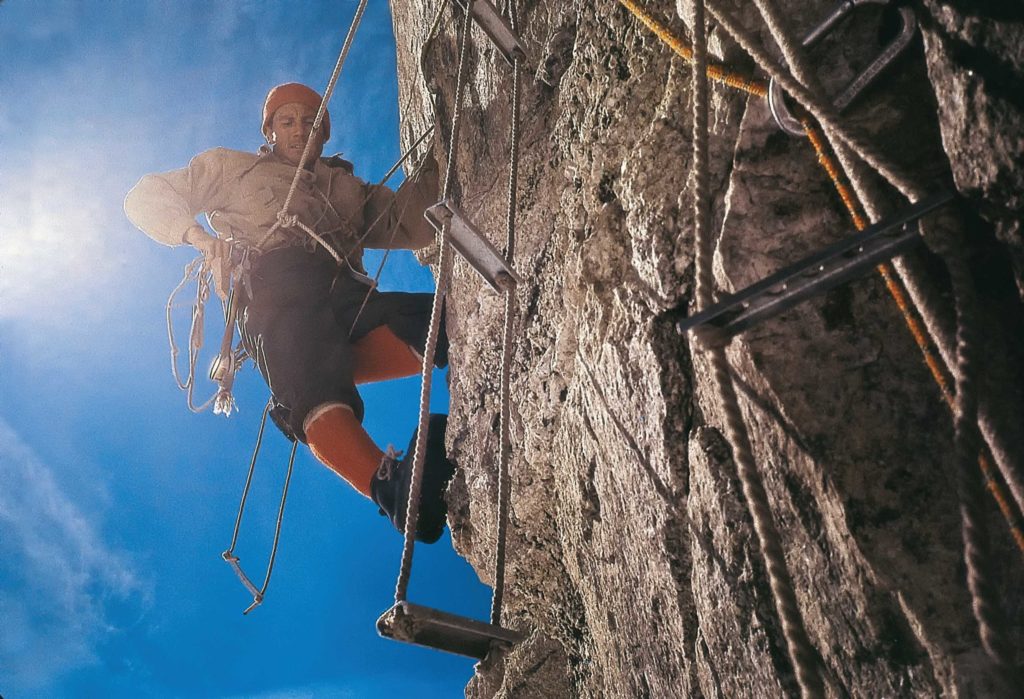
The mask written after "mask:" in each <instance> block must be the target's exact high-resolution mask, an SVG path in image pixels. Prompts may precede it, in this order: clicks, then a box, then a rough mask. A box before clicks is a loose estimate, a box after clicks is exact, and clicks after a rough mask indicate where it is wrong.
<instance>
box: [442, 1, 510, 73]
mask: <svg viewBox="0 0 1024 699" xmlns="http://www.w3.org/2000/svg"><path fill="white" fill-rule="evenodd" d="M456 1H457V2H458V3H459V5H460V6H461V7H462V9H463V11H465V10H466V3H467V2H470V3H472V5H473V7H472V10H470V12H472V14H473V19H474V20H476V23H477V24H478V25H479V26H480V28H481V29H483V30H484V34H486V35H487V37H488V38H489V39H490V40H491V42H492V43H493V44H494V45H495V47H496V48H497V49H498V51H500V52H501V55H502V56H504V57H505V60H506V61H508V63H509V65H514V64H515V60H516V59H517V58H518V59H519V60H520V61H523V62H525V61H526V49H525V48H524V47H523V42H522V41H521V40H520V39H519V37H518V36H516V33H515V32H514V31H513V30H512V25H511V24H509V22H508V20H507V19H505V18H504V17H502V16H501V13H500V12H498V8H496V7H495V6H494V5H493V4H492V3H491V2H490V0H456Z"/></svg>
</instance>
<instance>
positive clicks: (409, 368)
mask: <svg viewBox="0 0 1024 699" xmlns="http://www.w3.org/2000/svg"><path fill="white" fill-rule="evenodd" d="M353 350H354V357H353V373H354V375H355V382H356V383H357V384H363V383H373V382H374V381H386V380H388V379H398V378H401V377H403V376H415V375H417V374H419V373H420V371H421V370H422V367H423V362H422V360H420V358H419V357H417V356H416V353H415V352H413V351H412V348H410V347H409V345H407V344H405V343H404V342H402V341H401V340H399V339H398V336H397V335H395V333H393V332H391V328H389V327H387V326H386V325H381V326H380V327H377V328H374V329H373V330H371V331H370V332H369V333H367V335H366V336H365V337H363V338H360V340H359V341H358V342H356V343H355V344H354V345H353Z"/></svg>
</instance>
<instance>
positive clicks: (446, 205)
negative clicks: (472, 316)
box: [377, 0, 524, 660]
mask: <svg viewBox="0 0 1024 699" xmlns="http://www.w3.org/2000/svg"><path fill="white" fill-rule="evenodd" d="M483 4H485V2H484V0H476V1H475V2H473V6H472V7H471V8H469V9H470V11H466V9H467V8H465V6H463V9H464V13H463V22H462V27H461V36H460V42H459V44H460V46H459V64H458V70H457V81H456V88H455V103H454V104H455V107H454V113H453V115H452V130H451V141H450V145H449V149H448V151H449V153H448V165H447V168H446V172H445V179H444V187H443V189H442V195H441V196H442V199H441V201H440V202H439V203H438V204H436V205H435V206H434V207H431V209H430V211H431V213H429V214H427V218H428V220H430V221H431V223H432V224H433V225H434V226H435V227H436V228H438V234H439V236H440V240H441V244H440V247H441V250H440V262H439V270H438V281H437V290H436V292H435V295H434V306H433V309H432V312H431V324H430V330H429V333H428V336H427V342H426V347H425V350H424V356H423V375H422V389H421V394H420V417H419V429H418V430H417V438H416V444H415V447H414V449H415V451H414V457H413V468H412V474H411V484H410V487H409V501H408V504H407V507H406V522H405V533H404V534H405V537H404V538H405V540H404V544H403V548H402V561H401V566H400V569H399V575H398V582H397V585H396V589H395V604H394V605H393V606H392V607H391V608H390V609H388V610H387V611H386V612H384V614H382V615H381V616H380V618H379V619H378V620H377V631H378V632H379V633H380V635H381V636H384V637H386V638H391V639H394V640H397V641H403V642H406V643H412V644H415V645H421V646H425V647H428V648H433V649H436V650H443V651H447V652H450V653H456V654H460V655H466V656H469V657H473V658H477V659H479V660H483V659H484V658H485V657H487V655H488V654H489V653H490V652H491V651H492V650H494V649H495V648H502V649H507V648H510V647H511V646H513V645H515V644H516V643H519V642H520V641H522V640H523V638H524V636H523V635H522V634H520V633H519V632H516V631H513V630H510V629H506V628H503V627H502V626H501V605H502V594H503V586H504V555H505V536H506V528H507V518H508V501H507V498H508V483H507V478H508V477H507V471H508V457H509V446H508V442H509V440H508V416H509V415H508V411H509V408H508V402H509V401H508V383H509V381H508V376H509V371H510V353H511V327H512V310H513V308H514V293H515V286H516V280H517V279H518V277H517V276H516V275H515V273H514V270H513V269H512V266H511V264H509V263H508V261H507V260H506V259H505V258H503V257H502V256H501V255H500V254H498V253H497V251H496V250H495V249H494V247H493V245H491V244H490V243H489V242H488V241H487V240H486V238H485V237H484V236H483V235H482V234H481V233H480V231H479V229H477V228H476V227H475V226H473V225H472V224H470V223H469V222H468V221H467V219H466V218H465V217H464V216H463V215H462V214H461V212H460V211H459V210H458V208H457V207H456V205H455V204H454V203H452V201H451V199H450V195H451V190H452V178H453V174H454V171H455V161H456V157H457V155H458V144H459V126H460V123H461V103H462V96H463V93H464V89H465V82H466V76H465V73H466V55H467V52H468V45H469V33H470V26H471V21H472V20H473V19H477V22H478V23H480V22H481V20H480V19H479V15H480V13H481V12H492V11H493V6H491V7H490V8H484V10H477V11H473V10H476V6H478V5H483ZM486 4H487V5H490V3H486ZM494 14H496V13H494ZM509 16H510V22H509V24H508V27H509V31H511V32H512V33H513V35H514V34H515V33H516V32H515V9H514V3H513V2H510V3H509ZM487 33H488V36H491V33H490V32H487ZM491 39H492V41H495V43H497V39H495V38H494V37H493V36H491ZM520 60H522V59H521V55H517V54H513V55H512V60H510V63H511V64H512V68H513V95H512V113H513V114H512V129H511V134H510V136H511V138H510V141H511V148H510V150H511V154H510V164H509V167H510V175H509V207H508V215H507V242H506V255H507V256H508V257H509V258H511V256H512V254H513V250H514V237H515V202H516V195H515V189H516V186H517V174H516V170H517V168H518V126H517V123H516V122H517V121H518V118H517V117H518V111H519V81H518V71H519V63H520ZM455 229H459V230H458V231H457V232H456V231H455ZM456 237H458V239H459V242H458V243H455V239H456ZM453 247H454V248H455V249H456V250H458V251H459V252H460V254H463V256H464V257H466V259H467V261H469V262H470V264H471V265H473V266H474V268H475V269H477V271H478V272H479V273H480V274H481V275H482V276H483V277H484V278H485V280H487V281H488V283H489V284H491V286H492V287H494V288H495V289H496V290H501V291H503V292H504V294H505V301H506V303H505V311H506V314H505V328H504V332H503V345H504V347H503V355H502V379H501V385H502V388H501V390H502V410H501V425H502V427H501V432H502V445H501V451H500V453H499V474H498V493H497V499H498V503H497V504H498V511H499V516H498V532H497V540H498V541H497V547H496V571H495V587H494V596H493V598H492V601H491V620H490V623H489V624H488V623H483V622H480V621H476V620H474V619H469V618H467V617H463V616H459V615H454V614H450V613H448V612H443V611H440V610H437V609H431V608H429V607H424V606H421V605H417V604H412V603H411V602H409V601H408V599H407V595H408V586H409V579H410V576H411V573H412V557H413V550H414V545H415V544H414V540H415V537H414V533H415V531H416V525H417V520H418V518H419V498H420V491H421V486H422V479H423V462H424V459H425V451H426V450H425V446H426V433H427V421H428V418H429V404H430V389H431V375H432V371H431V369H432V367H433V362H434V353H435V349H436V345H437V338H438V332H439V324H440V309H441V307H442V304H443V303H444V297H445V294H446V291H447V286H448V278H449V275H450V272H451V249H452V248H453Z"/></svg>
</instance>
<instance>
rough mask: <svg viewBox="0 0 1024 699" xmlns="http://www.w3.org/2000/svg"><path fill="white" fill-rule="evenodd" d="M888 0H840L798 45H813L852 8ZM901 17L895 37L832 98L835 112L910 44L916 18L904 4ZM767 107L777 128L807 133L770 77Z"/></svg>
mask: <svg viewBox="0 0 1024 699" xmlns="http://www.w3.org/2000/svg"><path fill="white" fill-rule="evenodd" d="M889 4H890V0H843V1H842V2H840V3H839V4H838V5H837V6H836V7H834V8H833V9H832V11H831V12H829V14H828V16H827V17H826V18H825V19H824V20H822V22H821V23H820V24H818V26H816V27H815V28H814V29H812V30H811V31H810V32H809V33H808V34H807V36H805V37H804V40H803V42H801V45H802V46H803V48H805V49H809V48H811V47H813V46H814V45H815V44H817V43H818V42H820V41H821V40H822V39H824V38H825V37H826V36H828V35H829V33H831V32H832V30H833V29H835V27H836V26H837V25H838V24H839V22H840V20H842V19H843V18H844V17H846V16H847V15H849V14H850V13H851V12H852V11H853V10H855V9H856V8H858V7H862V6H864V5H882V6H887V5H889ZM897 12H898V16H899V18H900V30H899V33H898V34H897V35H896V37H895V38H894V39H893V40H892V41H890V42H889V43H888V44H886V46H885V47H884V48H883V49H882V51H881V52H880V53H879V54H878V55H877V56H875V58H874V59H873V60H872V61H871V63H870V64H869V65H868V67H867V68H865V69H864V70H862V71H861V72H860V73H859V74H858V75H857V77H855V78H854V79H853V80H852V81H851V82H850V84H848V85H847V86H846V87H845V88H843V91H842V92H841V93H839V95H838V96H836V97H835V99H833V100H832V106H833V108H834V109H835V111H836V113H837V114H842V113H843V111H845V110H846V108H847V107H849V106H850V105H851V104H852V103H853V101H854V100H856V99H857V97H859V96H860V95H861V94H862V93H863V92H864V91H865V90H866V89H867V88H868V87H870V86H871V85H872V84H873V83H874V82H875V81H876V80H877V79H878V77H879V76H880V75H881V74H882V71H884V70H885V69H886V68H888V67H889V66H890V65H891V64H892V63H893V62H894V61H895V60H896V59H897V58H899V57H900V56H901V55H902V54H903V52H904V51H905V50H906V49H907V47H908V46H910V42H911V40H912V39H913V38H914V33H915V32H916V30H917V20H916V19H915V18H914V11H913V10H912V9H911V8H909V7H906V6H903V7H900V8H898V10H897ZM768 107H769V109H770V110H771V113H772V118H774V119H775V123H776V124H778V125H779V128H780V129H782V130H783V131H785V132H786V133H788V134H789V135H791V136H798V137H803V136H806V135H807V131H806V129H805V128H804V125H803V123H801V121H800V120H799V119H797V118H796V117H794V116H793V114H792V113H791V112H790V111H789V107H787V106H786V102H785V100H784V98H783V95H782V90H780V89H779V83H778V82H777V81H776V80H775V79H774V78H772V79H771V80H769V81H768Z"/></svg>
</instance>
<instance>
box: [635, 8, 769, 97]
mask: <svg viewBox="0 0 1024 699" xmlns="http://www.w3.org/2000/svg"><path fill="white" fill-rule="evenodd" d="M619 2H620V3H621V4H622V6H623V7H625V8H626V9H627V10H629V11H630V12H632V13H633V16H634V17H636V18H637V19H638V20H640V21H641V22H643V23H644V24H645V25H647V28H648V29H650V30H651V31H652V32H654V34H655V35H656V36H657V37H658V38H659V39H661V40H662V42H664V43H665V45H666V46H668V47H669V48H671V49H672V50H673V51H675V52H676V53H677V54H678V55H679V56H680V57H681V58H682V59H683V60H685V61H687V62H693V49H692V48H691V47H690V46H689V45H688V44H686V43H685V42H684V41H683V40H682V39H680V38H679V37H677V36H676V35H675V34H673V33H672V30H671V29H669V28H668V27H666V26H665V25H664V24H662V23H661V22H659V21H658V20H656V19H654V17H652V16H651V15H650V14H648V13H647V11H646V10H644V9H643V8H642V7H640V6H639V5H637V4H636V2H634V0H619ZM707 74H708V77H709V78H710V79H711V80H714V81H716V82H720V83H723V84H725V85H728V86H729V87H734V88H736V89H737V90H743V91H744V92H747V93H749V94H751V95H756V96H758V97H764V96H765V95H767V94H768V85H767V84H766V83H765V82H763V81H761V80H756V79H754V78H751V77H749V76H746V75H741V74H740V73H735V72H733V71H732V70H730V69H729V68H728V67H727V66H724V65H722V64H721V63H713V62H710V61H709V62H708V70H707Z"/></svg>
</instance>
